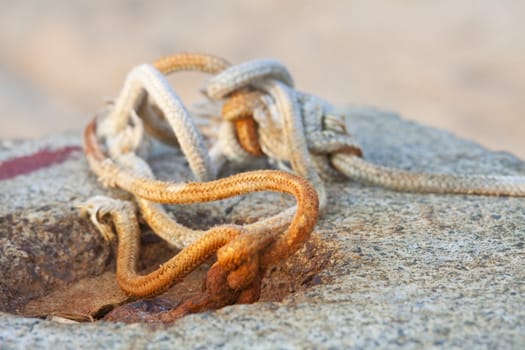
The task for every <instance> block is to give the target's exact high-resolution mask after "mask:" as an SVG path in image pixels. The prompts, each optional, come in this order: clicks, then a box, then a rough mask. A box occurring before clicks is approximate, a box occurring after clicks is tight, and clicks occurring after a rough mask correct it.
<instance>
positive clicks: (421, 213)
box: [0, 109, 525, 349]
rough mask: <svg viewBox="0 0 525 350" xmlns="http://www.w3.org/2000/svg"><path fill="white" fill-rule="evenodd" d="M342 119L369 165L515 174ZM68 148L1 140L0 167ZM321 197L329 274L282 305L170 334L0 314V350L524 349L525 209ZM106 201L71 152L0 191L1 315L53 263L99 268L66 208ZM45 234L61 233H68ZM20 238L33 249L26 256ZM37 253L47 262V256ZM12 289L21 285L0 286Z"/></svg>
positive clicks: (333, 190) (253, 211)
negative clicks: (78, 247)
mask: <svg viewBox="0 0 525 350" xmlns="http://www.w3.org/2000/svg"><path fill="white" fill-rule="evenodd" d="M350 114H351V116H350V118H349V125H350V129H351V132H352V133H353V134H354V135H356V137H357V138H358V139H359V140H360V142H361V144H362V146H363V149H364V152H365V158H366V159H368V160H369V161H372V162H375V163H379V164H384V165H389V166H396V167H400V168H403V169H412V170H426V171H435V172H437V171H439V172H469V173H486V174H488V173H494V174H525V163H523V162H522V161H521V160H519V159H517V158H516V157H514V156H512V155H511V154H508V153H492V152H488V151H486V150H485V149H483V148H481V147H479V146H478V145H476V144H473V143H471V142H468V141H465V140H460V139H458V138H456V137H454V136H453V135H451V134H449V133H446V132H443V131H438V130H434V129H429V128H426V127H423V126H420V125H417V124H414V123H411V122H408V121H405V120H402V119H400V118H399V117H397V116H396V115H394V114H390V113H384V112H379V111H375V110H370V109H362V110H359V109H352V113H350ZM79 142H80V141H79V139H78V138H77V137H74V136H57V137H50V138H47V139H44V140H38V141H27V142H6V141H4V142H2V144H1V146H0V147H1V148H0V160H6V159H10V158H13V157H15V156H19V155H24V154H28V153H30V152H34V151H36V150H39V149H41V148H42V147H44V146H48V147H50V148H56V147H59V146H61V145H79ZM177 157H178V158H177ZM176 159H178V163H177V164H176V165H174V166H176V167H179V168H180V172H179V173H170V174H169V176H177V177H178V176H181V177H184V176H189V173H188V170H187V168H186V164H185V163H184V162H183V160H182V158H180V155H179V156H177V155H176ZM160 164H162V163H161V162H159V165H158V166H157V169H160V168H162V166H161V165H160ZM161 170H162V169H161ZM327 190H328V194H329V203H328V209H327V211H326V213H324V216H323V217H322V219H321V220H320V221H319V223H318V225H317V227H316V229H315V234H316V235H318V236H319V237H321V238H322V239H324V240H325V241H326V242H329V243H330V245H331V246H333V247H335V248H334V249H335V252H334V254H333V257H334V261H333V264H330V266H328V267H326V268H324V269H323V270H322V271H321V272H320V273H319V275H318V276H317V277H318V281H320V283H313V284H311V285H308V286H306V287H304V288H300V289H298V290H296V291H295V292H294V293H291V294H288V295H287V296H286V297H285V298H284V299H283V300H282V302H261V303H256V304H253V305H236V306H231V307H226V308H224V309H222V310H218V311H216V312H209V313H203V314H197V315H191V316H187V317H185V318H183V319H181V320H179V321H178V322H176V323H175V324H174V325H172V326H170V327H153V326H151V325H145V324H133V325H124V324H113V323H102V322H100V323H93V324H88V323H83V324H59V323H56V322H52V321H45V320H39V319H31V318H22V317H18V316H13V315H9V314H1V315H0V347H1V348H7V349H9V348H33V347H34V348H72V349H73V348H80V347H83V348H86V347H88V348H102V349H128V348H166V349H171V348H204V347H213V348H217V347H226V348H246V347H250V348H284V349H287V348H372V347H373V348H428V347H436V348H444V349H450V348H454V347H457V348H465V349H472V348H500V349H503V348H516V349H517V348H520V347H521V346H523V345H524V344H525V199H522V198H507V197H502V198H498V197H482V196H463V195H452V196H444V195H428V194H424V195H421V194H405V193H397V192H392V191H386V190H383V189H381V188H377V187H370V186H367V185H363V184H358V183H355V182H346V183H342V182H341V183H331V184H328V188H327ZM106 192H107V191H106V190H104V189H102V188H100V187H99V186H98V185H97V184H96V181H95V179H94V177H93V176H92V175H90V174H89V171H88V168H87V165H86V163H85V161H84V160H83V158H82V155H81V154H80V153H78V154H73V155H71V156H70V157H69V158H68V160H66V161H65V162H64V163H61V164H59V165H54V166H51V167H48V168H45V169H42V170H39V171H36V172H34V173H31V174H28V175H22V176H18V177H15V178H12V179H9V180H3V181H0V203H1V210H0V218H1V220H2V223H1V227H0V252H1V254H0V263H1V266H2V269H1V271H0V289H1V291H2V293H1V295H0V305H2V309H3V310H4V311H10V312H15V311H16V305H15V304H10V303H12V302H13V300H15V301H16V302H17V303H19V304H20V305H21V304H23V303H24V302H25V301H26V299H27V298H29V297H34V296H35V295H36V294H38V287H41V286H44V285H45V286H51V285H59V284H60V283H66V282H67V280H68V271H67V270H64V271H62V270H61V271H60V273H54V274H53V271H51V272H49V271H48V270H45V269H46V266H53V264H54V263H55V262H57V263H59V264H65V263H66V261H69V262H68V264H69V265H70V266H71V269H75V266H76V265H75V264H79V265H82V262H83V261H84V259H93V260H94V261H95V262H96V263H93V264H92V267H91V271H85V272H84V274H85V275H92V274H96V273H99V271H101V270H103V269H104V266H106V265H107V261H106V260H107V259H108V257H107V255H108V254H109V253H108V252H107V250H108V248H107V247H106V246H105V245H104V242H103V241H102V240H101V239H100V237H99V236H97V234H96V232H95V231H93V228H92V227H90V224H89V223H86V222H83V221H81V220H80V219H78V218H76V216H75V210H74V205H75V203H76V202H79V201H81V200H83V199H85V198H87V197H89V196H90V195H94V194H100V193H106ZM268 202H270V204H271V205H268ZM279 205H281V206H282V205H283V204H282V201H281V199H280V198H279V197H278V196H275V195H273V194H257V195H256V196H247V197H246V199H243V200H242V201H240V202H239V201H238V199H237V200H231V201H230V202H226V203H225V202H220V203H215V204H211V205H208V204H206V205H200V206H193V207H185V209H181V210H184V211H183V213H182V214H181V215H182V217H185V218H186V219H185V220H186V221H187V222H191V221H192V220H197V221H198V217H197V216H196V214H194V211H195V210H197V209H198V210H202V211H204V213H206V216H207V217H209V218H211V219H209V220H210V221H209V222H207V224H213V223H217V222H220V221H221V220H222V221H224V220H233V221H242V220H253V219H255V218H257V217H260V216H262V215H266V214H267V213H270V212H275V211H276V210H280V208H278V207H279ZM269 207H270V208H269ZM226 209H227V210H226ZM192 213H193V214H192ZM226 213H227V214H226ZM6 218H10V219H6ZM45 225H49V226H50V227H57V225H58V226H61V225H63V227H64V230H67V232H64V231H62V229H56V230H51V229H49V228H48V229H46V227H48V226H45ZM53 225H55V226H53ZM42 227H43V228H42ZM61 227H62V226H61ZM31 231H33V232H31ZM42 232H43V233H42ZM53 232H55V233H56V235H55V236H53V235H52V233H53ZM65 233H68V234H69V236H67V235H64V234H65ZM62 236H63V237H62ZM57 237H59V238H60V237H61V238H60V239H58V238H57ZM67 237H69V238H67ZM72 237H75V239H79V240H83V242H84V243H83V244H82V246H83V247H84V248H85V249H83V250H82V251H74V250H70V248H68V249H66V250H65V251H62V252H60V249H62V248H64V249H65V248H66V247H71V243H72V242H71V241H68V239H69V240H73V238H72ZM33 240H34V241H37V242H38V243H35V245H34V247H36V248H35V251H34V252H33V253H31V254H33V255H31V254H29V253H28V249H29V248H28V245H29V244H31V246H33V243H32V242H33ZM86 242H87V243H86ZM46 249H47V250H46ZM49 251H53V252H59V253H57V254H58V255H46V252H49ZM14 266H15V267H17V269H14V268H13V267H14ZM49 269H50V270H53V268H51V267H50V268H49ZM43 270H45V271H48V272H46V273H44V272H45V271H44V272H43ZM54 272H56V271H54ZM62 275H65V277H64V276H62ZM17 279H18V280H20V281H25V282H24V283H23V284H22V283H20V284H15V285H12V284H9V283H7V282H9V281H16V280H17ZM28 281H33V283H35V284H39V285H31V284H30V283H29V282H28ZM64 281H66V282H64ZM24 284H25V285H27V286H28V287H27V288H33V289H31V291H30V293H31V295H30V296H27V297H21V296H20V295H19V293H24V292H25V291H24Z"/></svg>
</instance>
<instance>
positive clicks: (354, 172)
mask: <svg viewBox="0 0 525 350" xmlns="http://www.w3.org/2000/svg"><path fill="white" fill-rule="evenodd" d="M249 63H250V64H249V65H246V64H241V65H238V66H232V67H230V68H228V70H225V71H223V72H221V73H219V74H218V75H217V76H216V77H214V78H213V79H212V80H211V83H209V84H210V85H208V95H209V96H210V97H213V98H216V99H226V101H228V100H227V99H228V98H230V97H229V96H228V95H227V94H228V93H229V94H234V93H235V92H236V91H237V89H244V88H250V89H253V88H256V89H257V90H258V91H260V92H264V93H266V95H263V96H260V95H259V96H257V99H258V101H262V103H263V104H264V105H265V106H264V108H261V107H258V105H257V104H255V106H256V107H255V108H254V111H253V113H252V116H253V119H254V120H255V122H256V126H255V127H256V128H257V129H256V131H257V133H258V142H259V144H260V147H261V149H262V150H263V152H264V153H265V154H266V155H267V156H269V157H270V158H272V159H275V160H277V161H279V162H283V161H287V162H290V163H291V165H292V169H293V170H294V171H295V172H296V173H298V174H300V175H301V176H304V177H306V178H308V179H309V180H310V181H312V182H313V183H314V185H315V186H316V188H317V189H318V191H319V192H320V193H319V195H320V198H321V203H322V204H324V195H323V190H322V188H323V187H322V185H320V182H319V180H318V176H321V177H322V178H324V179H330V178H336V177H340V176H341V175H343V176H345V177H347V178H349V179H353V180H357V181H362V182H365V183H368V184H372V185H377V186H381V187H383V188H386V189H391V190H396V191H405V192H419V193H449V194H477V195H507V196H525V176H499V175H470V174H469V175H467V174H433V173H415V172H409V171H403V170H399V169H395V168H388V167H384V166H380V165H374V164H372V163H369V162H367V161H365V160H363V159H361V158H360V157H361V156H362V152H361V149H360V147H359V146H358V144H357V143H356V142H355V140H354V139H353V138H352V137H351V136H350V135H349V134H348V133H347V131H346V129H345V126H344V125H345V124H344V120H343V117H342V116H336V115H333V114H332V113H333V112H332V111H333V110H335V108H334V107H332V106H331V105H330V104H328V103H327V102H325V101H322V100H321V99H319V98H317V97H315V96H312V95H309V94H305V93H301V92H297V91H295V90H293V89H291V88H288V89H289V91H286V90H285V89H284V88H279V89H277V88H273V89H272V90H271V91H268V88H267V86H269V84H280V85H279V86H283V84H282V83H279V80H282V79H278V78H274V77H272V76H270V75H267V76H264V75H263V74H261V73H260V72H267V71H270V70H271V69H275V67H276V66H275V63H272V65H271V66H270V67H265V65H266V64H267V61H266V60H259V61H251V62H249ZM236 69H239V71H240V73H235V72H236ZM248 69H251V70H252V71H251V72H248ZM279 69H280V70H281V71H284V69H285V68H283V67H280V68H279ZM226 73H228V74H226ZM253 77H257V78H253ZM229 79H231V80H229ZM251 79H253V80H251ZM241 81H242V84H241ZM210 90H211V91H213V92H216V91H220V92H221V93H210ZM283 101H293V102H291V103H295V104H296V105H295V106H294V107H293V108H291V107H290V102H287V103H285V102H283ZM250 103H251V102H250ZM250 103H247V106H250ZM251 104H253V103H251ZM297 104H298V105H299V107H297ZM237 108H238V109H242V107H237ZM298 110H300V111H298ZM243 113H244V114H248V113H247V111H243ZM226 119H228V120H231V119H232V117H231V116H230V115H228V116H226ZM288 125H293V128H290V127H288ZM247 134H248V133H246V132H245V133H244V134H240V133H237V137H238V138H240V139H241V138H243V137H246V136H244V135H247ZM250 142H252V143H253V140H252V141H250ZM305 142H306V144H307V150H308V151H307V152H305V150H304V147H303V145H304V143H305ZM245 144H247V141H245V140H240V141H239V145H240V146H241V147H244V145H245ZM246 151H247V152H248V149H246ZM312 163H313V167H314V168H315V171H312V166H311V164H312Z"/></svg>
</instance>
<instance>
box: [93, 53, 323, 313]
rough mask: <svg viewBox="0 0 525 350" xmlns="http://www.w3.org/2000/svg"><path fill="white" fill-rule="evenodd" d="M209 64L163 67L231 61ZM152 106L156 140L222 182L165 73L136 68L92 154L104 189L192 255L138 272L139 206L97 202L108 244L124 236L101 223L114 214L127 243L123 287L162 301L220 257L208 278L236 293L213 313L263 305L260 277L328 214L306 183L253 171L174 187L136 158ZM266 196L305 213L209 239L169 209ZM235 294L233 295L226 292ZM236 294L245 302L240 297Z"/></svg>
mask: <svg viewBox="0 0 525 350" xmlns="http://www.w3.org/2000/svg"><path fill="white" fill-rule="evenodd" d="M207 57H208V56H204V55H200V56H199V55H197V56H196V57H190V56H184V55H182V56H180V57H179V59H180V58H182V61H179V60H177V59H175V60H173V58H172V59H167V60H163V61H160V62H161V63H159V64H158V65H159V66H160V67H161V68H162V69H163V71H164V72H168V73H169V72H173V71H177V70H181V69H184V68H187V67H189V68H191V69H199V70H203V71H208V70H211V71H214V70H216V69H220V68H221V64H222V63H221V64H219V65H212V66H211V68H210V66H209V65H208V66H206V65H202V64H195V62H196V61H197V62H201V63H202V62H206V60H207V59H208V58H207ZM184 59H186V60H184ZM216 61H217V60H216ZM188 62H189V63H188ZM220 62H222V61H220V60H219V63H220ZM222 65H224V64H222ZM146 97H147V98H148V99H146ZM147 100H152V101H154V103H155V104H156V108H157V109H158V110H157V111H155V107H153V106H150V105H148V104H147V102H145V101H147ZM145 106H147V108H149V110H148V112H146V113H149V116H148V117H152V118H156V121H155V122H152V120H151V119H148V118H144V120H145V124H146V130H153V131H154V135H155V136H156V137H159V136H160V137H161V138H163V139H164V141H167V142H169V143H172V144H178V145H180V146H181V149H182V151H183V152H184V153H185V154H186V156H187V157H188V159H189V162H190V166H191V168H192V170H193V172H194V174H195V175H196V176H197V178H200V179H206V178H211V177H214V176H215V168H214V167H213V165H212V163H210V161H209V158H208V157H207V153H206V151H205V149H204V148H203V146H202V144H203V143H202V141H201V139H200V135H199V133H198V131H197V130H196V129H195V127H194V125H193V122H192V120H191V119H190V116H189V114H188V113H187V111H186V110H185V108H184V106H183V105H182V102H180V99H178V97H177V96H176V94H175V92H174V91H173V90H172V89H171V88H170V87H169V85H167V83H166V81H165V79H164V77H163V76H162V74H160V72H159V71H158V70H156V69H155V68H154V67H152V66H148V65H142V66H139V67H137V68H135V69H134V70H132V72H131V73H130V75H129V76H128V79H127V80H126V84H125V86H124V89H123V92H122V93H121V95H120V97H119V99H118V100H117V102H116V103H115V105H114V106H113V109H112V111H111V112H110V113H109V115H108V116H107V117H106V118H104V119H103V120H102V123H101V130H99V131H98V132H97V122H96V119H95V120H94V121H93V122H92V123H90V124H89V125H88V127H87V128H86V131H85V137H84V143H85V151H86V156H87V158H88V161H89V163H90V166H91V168H92V170H93V171H94V172H95V173H96V174H97V175H98V176H99V178H100V179H101V181H102V182H103V183H104V184H106V185H108V186H115V187H119V188H121V189H124V190H126V191H128V192H130V193H132V194H133V195H134V196H135V199H136V201H137V203H138V205H139V209H140V212H141V214H142V215H143V217H144V218H145V219H146V221H147V222H148V224H149V225H150V226H151V228H152V229H153V230H154V232H156V233H157V234H159V235H160V236H161V237H163V238H164V239H166V240H167V241H168V242H170V243H172V244H174V245H177V246H187V247H186V248H184V249H183V250H182V252H181V253H180V254H178V255H177V256H175V257H174V258H173V259H171V260H170V261H168V262H167V263H166V264H163V265H162V266H161V267H160V268H159V269H158V270H156V271H154V272H152V273H150V274H148V275H146V276H139V275H137V272H136V270H135V265H136V259H137V256H138V249H139V247H138V244H139V243H138V242H139V240H138V237H139V230H138V223H137V219H136V216H135V209H134V207H133V206H131V204H130V203H127V202H122V201H116V200H111V199H108V198H94V199H92V200H91V201H89V202H88V203H87V204H86V207H85V208H86V209H88V211H89V212H91V214H92V220H93V222H94V223H95V224H96V225H97V226H98V227H99V228H100V229H101V233H102V234H103V235H104V236H105V237H106V238H108V239H112V238H113V237H114V236H115V234H114V233H113V232H112V229H111V227H110V226H108V225H104V224H103V223H102V222H101V220H102V218H103V217H104V216H108V215H109V216H110V217H111V219H112V221H113V223H114V225H115V229H116V232H117V235H118V237H119V251H118V258H117V279H118V282H119V284H120V286H121V287H122V288H123V289H124V290H125V291H126V292H128V293H130V294H133V295H136V296H150V295H155V294H158V293H160V292H162V291H163V290H165V289H166V288H169V286H171V285H172V284H173V283H174V282H176V281H177V280H178V279H180V278H181V277H182V276H184V275H185V274H187V273H188V272H190V271H191V270H193V269H194V268H195V267H196V266H198V265H199V264H200V263H202V262H203V261H204V260H205V259H206V258H207V257H209V256H210V255H211V254H213V253H215V252H217V257H218V262H217V264H218V265H217V267H213V268H212V269H210V272H209V276H208V278H209V279H210V280H217V278H218V277H217V276H218V275H217V276H215V275H216V274H219V275H220V276H224V278H225V280H224V283H227V287H220V286H217V285H216V284H212V285H215V287H217V288H218V289H217V290H216V291H215V292H210V291H207V292H206V293H208V294H206V295H207V298H208V299H207V300H213V303H211V304H210V305H212V306H214V307H218V306H222V305H225V304H224V303H229V302H235V300H237V299H236V298H237V297H238V298H241V299H242V300H244V301H248V299H249V298H248V297H247V296H246V295H250V296H251V297H250V298H254V299H253V300H251V299H250V300H251V301H254V300H256V299H257V298H258V292H257V291H258V288H259V286H260V276H262V274H263V273H264V271H265V270H266V268H267V267H268V266H269V265H271V264H275V263H276V262H277V261H280V260H282V259H284V258H286V257H287V256H288V255H290V254H292V253H293V252H295V251H296V250H297V249H298V248H299V247H300V246H301V245H302V244H303V243H304V241H305V240H306V239H307V238H308V236H309V234H310V233H311V231H312V229H313V226H314V225H315V222H316V221H317V216H318V200H317V196H316V192H315V190H314V189H313V187H312V186H311V185H310V184H309V183H308V182H306V180H304V179H302V178H299V177H296V176H293V175H291V174H287V173H283V172H278V171H256V172H248V173H243V174H239V175H234V176H231V177H229V178H225V179H221V180H216V181H213V182H203V183H187V184H183V183H166V182H162V181H158V180H155V178H154V175H153V172H152V171H151V169H150V168H149V166H148V164H147V163H146V162H145V161H144V160H143V159H142V158H140V157H138V156H137V154H136V152H137V151H138V149H139V147H140V144H141V140H142V133H143V130H144V125H143V124H144V123H143V122H142V119H140V118H139V117H138V115H137V114H136V113H135V108H139V107H140V111H141V112H144V111H145ZM159 112H161V113H162V116H163V118H166V119H167V121H168V122H169V123H170V126H171V127H172V128H173V129H172V132H171V133H169V132H167V130H168V129H167V128H166V127H165V126H163V125H164V124H163V122H162V119H161V118H159V115H158V113H159ZM225 125H226V124H225ZM159 127H161V128H162V129H163V132H162V133H158V130H159ZM175 137H176V140H174V138H175ZM101 139H103V140H105V143H106V149H107V151H108V152H109V157H108V156H107V155H105V153H104V150H103V148H104V147H103V146H102V145H101V144H100V140H101ZM261 190H265V191H277V192H283V193H289V194H292V195H294V196H295V197H296V198H297V203H298V205H297V207H293V208H289V209H288V210H285V211H284V212H281V213H280V214H278V215H275V216H273V217H270V218H267V219H264V220H260V221H258V222H256V223H253V224H250V225H244V226H238V225H223V226H219V227H215V228H212V229H210V230H208V231H199V230H191V229H189V228H187V227H185V226H183V225H180V224H178V223H177V222H176V221H174V220H173V219H171V218H170V217H169V216H168V214H167V213H166V212H165V211H164V210H163V208H162V206H161V205H160V204H159V203H172V204H184V203H194V202H202V201H210V200H219V199H224V198H227V197H231V196H235V195H240V194H244V193H248V192H254V191H261ZM287 226H288V227H287ZM210 274H211V275H210ZM214 274H215V275H214ZM255 281H259V282H257V283H256V282H255ZM254 283H255V284H254ZM215 287H214V288H215ZM246 288H248V289H246ZM212 289H213V288H212ZM225 290H226V291H229V292H228V293H229V294H228V293H226V294H224V293H225V292H224V291H225ZM243 291H244V292H243ZM210 293H211V294H210ZM213 293H215V294H213ZM221 293H222V294H221ZM243 293H244V294H243ZM232 295H237V297H235V298H233V299H232ZM201 297H202V296H200V297H199V298H201ZM221 300H222V301H221ZM239 300H240V299H239ZM210 302H211V301H210ZM217 303H219V304H221V303H222V304H221V305H218V304H217ZM190 304H191V303H190Z"/></svg>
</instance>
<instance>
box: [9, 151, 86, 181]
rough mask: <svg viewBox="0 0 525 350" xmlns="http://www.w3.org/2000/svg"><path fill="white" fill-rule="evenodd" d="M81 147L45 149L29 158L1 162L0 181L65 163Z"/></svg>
mask: <svg viewBox="0 0 525 350" xmlns="http://www.w3.org/2000/svg"><path fill="white" fill-rule="evenodd" d="M81 150H82V148H81V147H79V146H66V147H62V148H58V149H55V150H49V149H43V150H41V151H38V152H36V153H33V154H30V155H28V156H22V157H17V158H13V159H9V160H6V161H4V162H0V180H6V179H10V178H13V177H15V176H19V175H24V174H29V173H32V172H34V171H36V170H38V169H41V168H45V167H48V166H51V165H54V164H60V163H62V162H64V161H65V160H66V159H67V157H69V155H70V154H71V153H73V152H78V151H81Z"/></svg>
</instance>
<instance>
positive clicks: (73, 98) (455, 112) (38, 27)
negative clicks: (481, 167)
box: [0, 0, 525, 159]
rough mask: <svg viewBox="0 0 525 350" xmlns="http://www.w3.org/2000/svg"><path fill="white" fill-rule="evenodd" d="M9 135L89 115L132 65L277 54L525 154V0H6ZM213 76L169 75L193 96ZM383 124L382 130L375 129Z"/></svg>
mask: <svg viewBox="0 0 525 350" xmlns="http://www.w3.org/2000/svg"><path fill="white" fill-rule="evenodd" d="M0 5H1V9H2V11H1V12H0V138H2V139H5V138H21V137H24V138H26V137H39V136H41V135H46V134H50V133H57V132H61V131H65V130H71V129H76V130H80V128H81V127H83V125H84V124H85V123H86V122H87V121H88V119H89V118H90V117H91V116H92V115H93V114H94V113H95V112H96V111H97V110H99V109H100V106H101V105H102V103H103V100H104V99H105V98H113V97H115V96H116V95H117V93H118V91H119V90H120V88H121V86H122V83H123V81H124V78H125V75H126V73H127V72H128V71H129V70H130V68H132V67H133V66H134V65H137V64H139V63H143V62H151V61H152V60H154V59H155V58H157V57H159V56H162V55H167V54H170V53H174V52H179V51H203V52H207V53H212V54H216V55H219V56H223V57H225V58H227V59H228V60H230V61H231V62H233V63H239V62H242V61H244V60H248V59H253V58H261V57H272V58H276V59H279V60H280V61H282V62H284V63H285V64H286V65H287V66H288V68H289V70H290V71H291V72H292V74H293V76H294V78H295V81H296V86H297V87H298V88H299V89H300V90H303V91H308V92H311V93H314V94H317V95H319V96H321V97H323V98H325V99H326V100H329V101H331V102H333V103H335V104H338V105H344V104H359V105H371V106H376V107H378V108H381V109H386V110H391V111H395V112H398V113H399V114H401V115H402V116H403V117H404V118H408V119H412V120H417V121H419V122H421V123H424V124H427V125H432V126H435V127H439V128H442V129H446V130H449V131H452V132H454V133H456V134H458V135H461V136H463V137H466V138H468V139H473V140H475V141H477V142H479V143H481V144H483V145H485V146H487V147H488V148H490V149H493V150H507V151H510V152H512V153H514V154H517V155H519V156H520V157H521V158H524V159H525V137H524V135H525V1H523V0H500V1H493V0H464V1H455V0H441V1H416V0H404V1H401V0H399V1H394V0H362V1H326V0H325V1H305V0H303V1H299V0H288V1H278V0H274V1H200V0H197V1H195V0H193V1H188V0H177V1H173V0H171V1H138V0H135V1H104V0H91V1H66V0H42V1H28V0H26V1H7V0H0ZM203 78H204V77H203V76H201V75H198V74H196V73H187V74H181V75H176V76H174V77H173V78H171V81H172V82H173V84H174V85H175V88H176V90H177V91H178V92H180V94H181V95H182V97H183V99H185V101H188V102H191V101H195V100H197V99H198V94H197V93H196V90H197V89H198V88H199V87H200V86H201V85H202V79H203ZM378 137H380V135H378Z"/></svg>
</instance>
